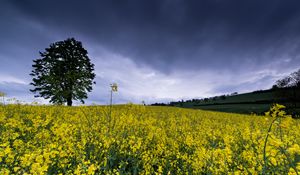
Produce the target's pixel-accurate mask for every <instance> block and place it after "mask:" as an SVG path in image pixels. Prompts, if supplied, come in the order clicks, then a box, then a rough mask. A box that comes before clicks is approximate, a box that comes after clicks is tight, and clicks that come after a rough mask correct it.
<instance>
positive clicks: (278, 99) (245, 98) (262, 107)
mask: <svg viewBox="0 0 300 175" xmlns="http://www.w3.org/2000/svg"><path fill="white" fill-rule="evenodd" d="M278 93H279V94H281V96H280V95H278ZM291 93H292V91H291V90H289V89H280V90H261V91H255V92H251V93H244V94H238V95H231V96H224V97H223V98H221V97H215V98H210V99H207V100H206V101H204V100H202V101H186V102H179V103H176V104H175V106H178V107H184V108H194V109H203V110H212V111H221V112H232V113H244V114H250V113H256V114H262V113H264V112H266V111H268V110H269V108H270V107H271V106H272V105H273V104H274V103H280V104H287V105H289V104H291V103H290V101H288V99H286V96H290V95H291ZM292 111H295V112H300V108H299V102H298V103H297V108H293V109H292Z"/></svg>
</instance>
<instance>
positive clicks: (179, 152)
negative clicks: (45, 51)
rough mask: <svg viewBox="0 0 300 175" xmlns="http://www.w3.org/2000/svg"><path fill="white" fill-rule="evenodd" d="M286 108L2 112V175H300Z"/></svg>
mask: <svg viewBox="0 0 300 175" xmlns="http://www.w3.org/2000/svg"><path fill="white" fill-rule="evenodd" d="M279 108H280V107H278V108H274V111H273V112H271V113H270V114H269V116H253V115H252V116H251V115H239V114H229V113H220V112H208V111H201V110H191V109H180V108H172V107H148V106H146V107H145V106H138V105H120V106H113V108H112V113H111V115H110V112H109V107H107V106H89V107H86V106H82V107H63V106H60V107H59V106H22V105H8V106H0V174H37V175H40V174H299V173H300V146H299V145H300V121H299V120H294V119H292V118H291V117H288V116H285V115H284V113H283V112H279ZM271 124H272V125H271ZM270 126H271V127H270Z"/></svg>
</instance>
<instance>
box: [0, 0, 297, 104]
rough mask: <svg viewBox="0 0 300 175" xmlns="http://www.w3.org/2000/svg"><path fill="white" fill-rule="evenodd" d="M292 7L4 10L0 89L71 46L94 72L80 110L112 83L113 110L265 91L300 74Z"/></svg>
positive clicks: (87, 5) (188, 4) (194, 4)
mask: <svg viewBox="0 0 300 175" xmlns="http://www.w3.org/2000/svg"><path fill="white" fill-rule="evenodd" d="M57 4H59V5H57ZM299 5H300V2H298V1H295V0H287V1H284V2H283V1H280V0H272V1H271V0H266V1H260V0H253V1H243V2H242V1H239V0H229V1H212V0H201V1H198V0H191V1H184V0H172V1H171V0H153V1H139V0H126V1H118V0H117V1H98V0H90V1H87V2H82V1H70V0H62V1H61V0H53V1H34V0H23V1H17V0H4V1H3V3H2V4H1V7H0V22H1V28H0V37H1V41H0V60H1V65H4V66H2V67H1V69H0V82H2V84H3V82H5V83H8V84H12V86H16V85H15V84H13V83H17V84H19V85H18V87H21V84H24V83H29V82H30V81H31V77H30V76H29V73H30V71H31V64H32V60H33V59H36V58H38V57H39V54H38V51H43V49H44V48H46V47H48V46H49V44H50V43H53V42H56V41H59V40H63V39H66V38H67V37H75V38H76V39H78V40H80V41H82V42H83V46H84V47H85V48H86V49H87V50H88V52H89V55H90V57H91V59H92V61H93V63H95V65H96V73H97V77H96V81H97V84H96V85H95V86H94V90H93V92H92V93H90V95H89V97H90V98H89V100H87V103H92V102H95V103H101V104H107V103H108V102H109V96H110V94H109V84H110V83H112V82H117V83H118V84H119V85H120V91H119V92H118V93H117V94H115V97H114V98H115V101H116V102H120V103H121V102H122V103H123V102H124V103H125V102H128V101H133V102H140V101H142V100H145V101H148V102H156V101H169V100H174V99H175V100H176V99H186V98H197V97H207V96H212V95H217V94H221V93H230V92H233V91H238V92H246V91H251V90H257V89H266V88H269V87H270V86H271V85H272V82H274V81H275V80H276V79H278V78H280V77H281V76H284V75H286V74H289V73H290V72H292V71H294V70H296V69H298V68H299V67H300V57H299V55H300V54H299V52H300V49H299V48H300V33H299V29H300V9H299V7H300V6H299ZM54 9H55V13H54ZM1 86H4V85H1ZM5 87H6V90H8V91H10V90H9V88H8V87H7V85H5ZM24 88H27V90H28V89H29V87H25V86H24ZM27 90H26V91H24V93H28V92H27ZM11 93H16V94H18V92H17V91H13V90H12V91H11ZM19 94H20V93H19ZM20 95H21V94H20ZM28 98H29V97H28Z"/></svg>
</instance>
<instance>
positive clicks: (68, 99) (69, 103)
mask: <svg viewBox="0 0 300 175" xmlns="http://www.w3.org/2000/svg"><path fill="white" fill-rule="evenodd" d="M67 105H68V106H72V97H68V98H67Z"/></svg>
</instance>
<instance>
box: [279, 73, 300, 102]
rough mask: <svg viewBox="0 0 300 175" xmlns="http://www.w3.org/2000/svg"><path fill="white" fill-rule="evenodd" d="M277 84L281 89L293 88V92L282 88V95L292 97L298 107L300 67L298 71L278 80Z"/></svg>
mask: <svg viewBox="0 0 300 175" xmlns="http://www.w3.org/2000/svg"><path fill="white" fill-rule="evenodd" d="M275 85H276V86H277V87H278V88H281V89H283V88H285V89H291V90H292V93H289V92H288V91H283V90H282V92H283V93H284V94H282V93H281V95H283V96H286V97H288V98H290V99H291V100H292V102H293V104H294V106H295V107H296V106H297V102H298V101H299V95H300V94H299V92H300V69H299V70H298V71H296V72H293V73H291V74H290V75H289V76H286V77H284V78H283V79H280V80H278V81H276V84H275Z"/></svg>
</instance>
